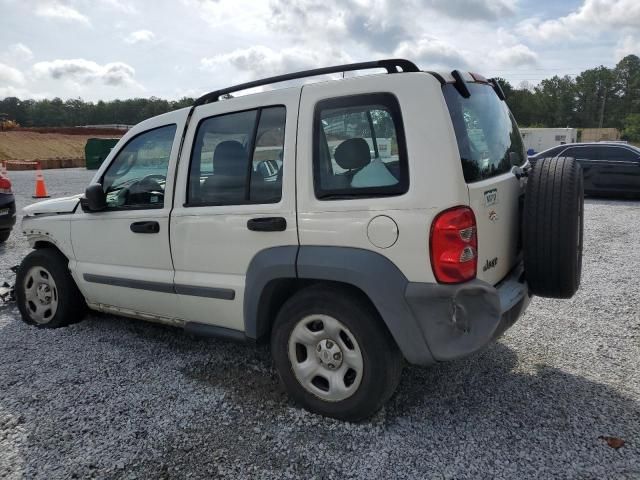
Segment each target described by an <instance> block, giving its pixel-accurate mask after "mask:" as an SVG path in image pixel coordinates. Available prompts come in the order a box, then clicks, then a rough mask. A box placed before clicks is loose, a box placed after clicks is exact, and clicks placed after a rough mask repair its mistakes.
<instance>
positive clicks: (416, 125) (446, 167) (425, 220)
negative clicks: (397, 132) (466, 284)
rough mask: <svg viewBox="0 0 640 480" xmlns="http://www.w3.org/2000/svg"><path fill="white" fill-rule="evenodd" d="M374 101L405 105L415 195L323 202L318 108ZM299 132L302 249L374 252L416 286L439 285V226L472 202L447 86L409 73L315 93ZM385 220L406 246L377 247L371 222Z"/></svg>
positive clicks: (331, 85) (310, 88)
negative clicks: (432, 240) (317, 160)
mask: <svg viewBox="0 0 640 480" xmlns="http://www.w3.org/2000/svg"><path fill="white" fill-rule="evenodd" d="M371 93H391V94H393V95H395V96H396V98H397V99H398V102H399V104H400V108H401V111H402V118H403V123H404V130H405V136H406V143H407V153H408V157H409V158H408V164H409V190H408V192H407V193H405V194H403V195H399V196H392V197H382V198H358V199H347V200H318V199H317V198H315V193H314V188H313V168H312V162H313V150H312V149H313V116H314V109H315V106H316V104H317V102H319V101H321V100H324V99H328V98H335V97H340V96H349V95H359V94H371ZM298 125H299V126H298V146H297V173H296V176H297V183H298V193H297V199H298V227H299V236H300V244H301V245H303V246H304V245H328V246H342V247H354V248H362V249H368V250H372V251H374V252H377V253H379V254H381V255H384V256H385V257H387V258H389V259H390V260H391V261H392V262H393V263H394V264H395V265H396V266H397V267H398V268H399V269H400V270H401V271H402V272H403V273H404V275H405V276H406V277H407V279H408V280H409V281H416V282H435V278H434V276H433V272H432V269H431V264H430V260H429V231H430V227H431V222H432V220H433V218H434V217H435V215H437V214H438V213H439V212H441V211H442V210H445V209H447V208H450V207H453V206H456V205H467V204H468V200H469V196H468V191H467V188H466V184H465V182H464V178H463V176H462V167H461V164H460V160H459V158H458V148H457V143H456V140H455V136H454V131H453V126H452V124H451V119H450V117H449V113H448V110H447V107H446V104H445V101H444V97H443V95H442V89H441V86H440V83H439V82H438V81H437V80H436V79H435V78H434V77H433V76H432V75H430V74H427V73H406V74H398V75H393V74H392V75H389V74H384V75H370V76H366V77H357V78H353V79H347V80H344V81H340V82H327V83H317V84H312V85H307V86H305V87H304V88H303V90H302V98H301V104H300V116H299V124H298ZM379 215H385V216H388V217H391V218H392V219H393V220H394V221H395V222H396V224H397V226H398V239H397V241H396V242H395V243H394V244H393V245H392V246H390V247H388V248H379V247H376V246H374V245H373V244H372V243H371V242H370V240H369V237H368V235H367V228H368V225H369V222H370V221H371V220H372V219H373V218H374V217H376V216H379ZM381 281H384V279H381Z"/></svg>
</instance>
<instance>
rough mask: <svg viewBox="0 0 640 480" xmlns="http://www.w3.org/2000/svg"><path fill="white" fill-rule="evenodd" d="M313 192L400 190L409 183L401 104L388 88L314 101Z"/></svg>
mask: <svg viewBox="0 0 640 480" xmlns="http://www.w3.org/2000/svg"><path fill="white" fill-rule="evenodd" d="M313 150H314V154H313V168H314V189H315V194H316V197H317V198H319V199H324V200H330V199H340V198H361V197H375V196H389V195H400V194H403V193H405V192H406V191H407V189H408V186H409V171H408V165H407V164H408V162H407V150H406V144H405V138H404V127H403V124H402V116H401V114H400V106H399V104H398V101H397V99H396V98H395V97H394V96H393V95H391V94H388V93H379V94H370V95H355V96H349V97H341V98H333V99H330V100H324V101H322V102H319V103H318V104H317V106H316V109H315V118H314V139H313Z"/></svg>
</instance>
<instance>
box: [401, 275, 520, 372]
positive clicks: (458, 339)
mask: <svg viewBox="0 0 640 480" xmlns="http://www.w3.org/2000/svg"><path fill="white" fill-rule="evenodd" d="M523 273H524V269H523V267H522V265H521V264H520V265H518V266H517V267H516V268H515V269H514V270H512V271H511V273H510V274H509V275H507V277H505V278H504V279H503V280H502V281H501V282H500V283H498V284H497V285H496V286H492V285H490V284H488V283H486V282H483V281H481V280H473V281H470V282H466V283H463V284H459V285H440V284H431V283H409V284H408V285H407V288H406V290H405V298H406V301H407V303H408V305H409V307H410V309H411V312H412V313H413V316H414V317H415V320H416V323H417V324H418V325H419V327H420V329H421V330H422V335H423V338H424V343H425V345H424V348H425V349H428V351H430V353H431V356H432V357H433V359H434V360H435V361H448V360H454V359H456V358H461V357H464V356H467V355H470V354H472V353H474V352H476V351H478V350H480V349H482V348H483V347H485V346H486V345H487V344H488V343H490V342H491V341H492V340H495V339H496V338H498V337H499V336H500V335H502V334H503V333H504V332H505V331H506V330H507V329H508V328H509V327H511V326H512V325H513V324H514V323H515V322H516V320H517V319H518V318H519V317H520V315H522V313H523V312H524V311H525V309H526V308H527V306H528V305H529V301H530V299H531V296H530V295H529V288H528V286H527V283H526V281H525V280H524V274H523ZM404 353H405V357H407V358H419V357H421V356H422V357H424V355H419V354H418V352H404ZM407 353H409V355H407ZM412 353H415V355H413V354H412ZM419 363H421V364H424V363H429V362H419Z"/></svg>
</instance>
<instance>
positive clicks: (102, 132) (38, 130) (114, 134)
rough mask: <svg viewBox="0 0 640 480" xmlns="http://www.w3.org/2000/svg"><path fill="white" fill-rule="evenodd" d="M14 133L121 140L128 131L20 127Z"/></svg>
mask: <svg viewBox="0 0 640 480" xmlns="http://www.w3.org/2000/svg"><path fill="white" fill-rule="evenodd" d="M12 131H14V132H30V133H58V134H61V135H81V136H85V137H86V136H87V135H89V136H92V137H95V136H104V135H106V136H109V137H112V138H120V137H121V136H122V135H124V134H125V133H126V130H122V129H116V128H84V127H29V128H27V127H19V128H15V129H13V130H12Z"/></svg>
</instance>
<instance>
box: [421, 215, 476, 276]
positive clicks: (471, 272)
mask: <svg viewBox="0 0 640 480" xmlns="http://www.w3.org/2000/svg"><path fill="white" fill-rule="evenodd" d="M429 253H430V255H431V267H432V268H433V273H434V275H435V277H436V280H437V281H438V282H439V283H461V282H466V281H467V280H472V279H474V278H475V277H476V273H477V269H478V235H477V230H476V217H475V215H474V214H473V211H472V210H471V209H470V208H469V207H455V208H452V209H450V210H445V211H444V212H442V213H440V214H439V215H438V216H437V217H436V218H435V219H434V220H433V223H432V224H431V234H430V238H429Z"/></svg>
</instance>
